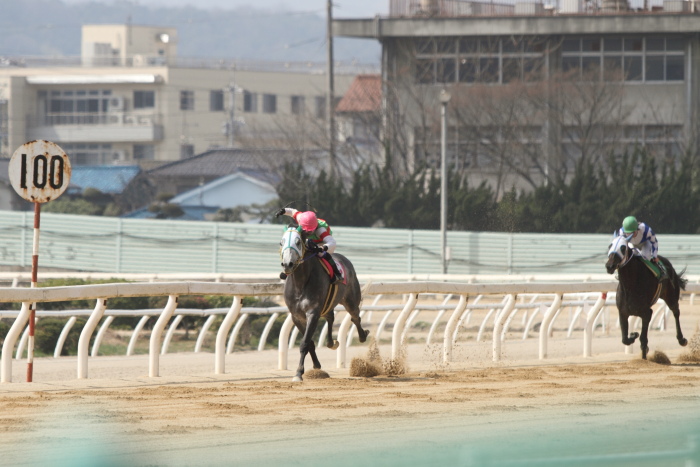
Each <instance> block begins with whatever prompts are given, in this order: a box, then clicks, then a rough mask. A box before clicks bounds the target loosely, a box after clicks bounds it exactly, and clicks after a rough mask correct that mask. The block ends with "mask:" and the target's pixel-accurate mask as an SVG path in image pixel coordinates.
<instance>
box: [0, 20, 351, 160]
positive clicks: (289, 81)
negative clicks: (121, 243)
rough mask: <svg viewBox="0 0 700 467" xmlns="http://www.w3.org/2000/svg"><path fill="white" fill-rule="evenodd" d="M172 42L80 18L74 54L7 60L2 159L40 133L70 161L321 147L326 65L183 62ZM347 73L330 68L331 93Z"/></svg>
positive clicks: (0, 75) (169, 32)
mask: <svg viewBox="0 0 700 467" xmlns="http://www.w3.org/2000/svg"><path fill="white" fill-rule="evenodd" d="M177 43H178V38H177V31H176V30H175V29H173V28H161V27H150V26H133V25H87V26H83V30H82V47H81V50H82V55H81V57H80V59H76V58H73V59H61V60H57V59H54V60H43V61H38V60H29V59H27V60H25V61H23V62H22V61H19V60H13V61H6V62H5V63H4V64H2V65H0V157H10V156H11V155H12V153H13V151H14V150H15V149H16V148H17V147H19V146H20V145H21V144H23V143H25V142H27V141H31V140H34V139H47V140H51V141H54V142H56V143H58V144H59V145H60V146H61V147H62V148H63V149H64V150H65V151H66V152H67V153H68V154H69V155H70V156H71V161H72V163H73V164H75V165H98V164H112V163H134V162H138V163H139V164H140V165H142V166H144V167H145V168H152V167H155V166H158V165H160V164H162V163H163V162H166V161H172V160H178V159H181V158H183V157H188V156H191V155H193V154H197V153H201V152H203V151H205V150H207V149H209V148H212V147H222V146H231V145H232V144H233V145H234V146H239V145H241V144H243V143H244V142H245V141H248V142H255V143H257V144H260V145H265V146H270V147H283V146H290V145H291V143H290V141H289V139H290V138H298V139H299V140H301V141H295V142H294V143H293V144H294V145H296V146H299V145H304V144H310V143H309V142H308V141H311V140H315V141H316V143H315V144H318V138H309V137H308V135H309V134H310V133H311V132H316V133H317V134H321V135H322V134H323V131H324V130H323V129H324V127H325V123H324V120H325V109H326V106H325V99H326V97H325V96H326V89H327V84H326V81H327V78H326V74H325V66H324V65H321V66H319V65H318V64H300V63H286V64H285V63H269V62H267V63H266V62H256V63H252V64H251V63H240V62H238V63H235V62H233V61H228V62H227V61H215V60H206V59H203V60H196V61H195V60H192V59H190V60H188V61H184V60H179V59H178V58H177ZM352 79H353V73H352V72H348V73H345V72H344V70H336V76H335V92H336V93H337V95H339V96H341V95H342V94H343V93H344V92H345V91H346V90H347V88H348V86H349V85H350V82H351V81H352ZM300 126H303V127H304V128H305V130H304V131H299V128H300ZM290 128H294V130H293V131H291V130H290ZM231 129H233V133H231Z"/></svg>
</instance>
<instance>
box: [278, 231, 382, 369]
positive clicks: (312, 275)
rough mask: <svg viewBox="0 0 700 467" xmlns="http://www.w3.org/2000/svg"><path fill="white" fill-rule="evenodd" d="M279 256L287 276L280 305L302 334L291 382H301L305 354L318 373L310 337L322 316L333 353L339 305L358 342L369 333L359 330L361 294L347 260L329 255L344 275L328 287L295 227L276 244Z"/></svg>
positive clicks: (312, 342) (335, 343) (316, 358)
mask: <svg viewBox="0 0 700 467" xmlns="http://www.w3.org/2000/svg"><path fill="white" fill-rule="evenodd" d="M280 247H281V249H280V256H281V257H282V269H283V270H284V273H285V274H286V275H287V283H286V284H285V286H284V302H285V303H286V304H287V308H289V312H290V313H291V314H292V321H293V322H294V325H295V326H296V327H297V329H298V330H299V332H300V333H301V334H302V339H301V344H300V345H299V352H300V353H301V358H300V360H299V367H298V368H297V373H296V375H295V376H294V379H293V381H301V380H302V375H303V374H304V360H305V359H306V354H307V353H308V354H311V360H313V362H314V368H315V369H320V368H321V362H319V361H318V357H317V356H316V345H315V344H314V341H313V337H314V332H316V327H317V325H318V320H319V318H321V317H322V316H323V317H324V318H325V319H326V322H327V323H328V334H327V338H326V346H327V347H328V348H329V349H334V350H335V349H337V348H338V341H334V340H333V335H332V331H333V320H334V318H335V313H334V311H333V310H334V308H335V306H336V305H337V304H341V305H343V306H344V307H345V309H346V310H347V311H348V313H350V317H351V319H352V322H353V323H354V324H355V327H356V328H357V333H358V335H359V337H360V342H365V341H366V340H367V335H368V334H369V331H365V330H364V329H362V323H361V320H360V301H361V299H362V292H361V290H360V283H359V282H358V280H357V275H356V274H355V268H354V267H353V265H352V263H351V262H350V261H348V259H347V258H346V257H345V256H343V255H340V254H338V253H333V258H336V259H338V260H339V261H340V262H341V266H342V269H343V270H344V271H345V273H344V278H345V280H344V281H343V282H339V283H337V284H335V285H333V286H332V287H331V284H330V277H329V276H328V273H327V272H326V271H325V269H324V267H323V265H322V264H321V261H320V259H319V258H317V256H316V252H315V251H311V252H308V254H307V252H306V238H305V237H304V235H303V234H302V233H301V232H300V231H299V230H297V228H296V226H290V227H289V228H288V229H287V231H286V232H285V233H284V236H283V237H282V241H281V242H280Z"/></svg>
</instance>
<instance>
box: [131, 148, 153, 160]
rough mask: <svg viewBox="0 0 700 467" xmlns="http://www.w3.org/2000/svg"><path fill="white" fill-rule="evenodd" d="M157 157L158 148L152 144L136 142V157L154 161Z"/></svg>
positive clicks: (136, 158)
mask: <svg viewBox="0 0 700 467" xmlns="http://www.w3.org/2000/svg"><path fill="white" fill-rule="evenodd" d="M155 158H156V148H155V146H153V145H152V144H134V159H135V160H138V161H152V160H154V159H155Z"/></svg>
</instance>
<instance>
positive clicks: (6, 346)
mask: <svg viewBox="0 0 700 467" xmlns="http://www.w3.org/2000/svg"><path fill="white" fill-rule="evenodd" d="M29 313H30V311H29V303H27V302H22V309H21V310H20V312H19V314H18V315H17V318H15V322H14V323H12V327H11V328H10V330H9V331H8V332H7V335H6V336H5V341H4V342H3V343H2V377H1V378H0V381H1V382H3V383H10V382H12V351H13V350H14V348H15V343H16V342H17V338H18V337H19V335H20V334H21V333H22V331H23V330H24V326H25V325H26V324H27V321H28V320H29Z"/></svg>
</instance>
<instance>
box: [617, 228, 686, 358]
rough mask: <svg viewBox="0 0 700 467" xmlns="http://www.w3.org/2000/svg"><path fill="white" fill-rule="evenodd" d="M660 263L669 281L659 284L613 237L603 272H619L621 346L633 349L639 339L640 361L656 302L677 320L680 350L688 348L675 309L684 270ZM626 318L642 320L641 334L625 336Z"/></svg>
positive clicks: (644, 355)
mask: <svg viewBox="0 0 700 467" xmlns="http://www.w3.org/2000/svg"><path fill="white" fill-rule="evenodd" d="M659 260H660V261H662V262H663V264H664V266H666V271H667V272H668V278H667V279H664V280H663V281H661V283H659V281H658V280H657V279H656V276H655V275H654V273H653V272H651V271H650V270H649V268H648V267H647V266H646V265H645V264H644V262H643V261H642V259H641V258H640V257H639V256H638V255H635V254H634V250H633V248H630V246H629V245H628V244H627V240H626V239H625V238H624V237H622V236H619V237H616V238H615V239H614V240H613V242H612V244H611V245H610V249H609V251H608V261H607V262H606V263H605V269H606V270H607V271H608V274H612V273H614V272H615V271H617V272H618V280H619V283H618V285H617V298H616V303H617V310H618V313H619V317H620V330H621V331H622V343H623V344H625V345H632V344H633V343H634V341H635V340H636V339H637V337H639V343H640V344H641V347H642V358H643V359H645V360H646V358H647V352H649V346H648V345H647V344H648V342H649V339H648V338H647V331H648V330H649V322H650V321H651V315H652V309H651V306H652V305H653V304H654V303H656V300H658V299H659V298H662V299H663V301H664V302H666V305H668V307H669V308H670V309H671V311H672V312H673V317H674V318H675V319H676V338H677V339H678V343H679V344H680V345H682V346H686V345H688V340H687V339H685V338H684V337H683V332H682V331H681V323H680V321H679V319H680V314H681V310H680V308H679V307H678V300H679V298H680V294H681V290H683V289H685V284H686V283H687V282H688V280H687V279H685V278H684V277H683V274H684V273H685V270H683V271H681V273H680V274H677V273H676V270H675V269H674V268H673V265H671V262H670V261H669V260H668V259H666V258H664V257H663V256H659ZM629 316H639V317H640V318H642V334H641V336H640V335H639V333H637V332H633V333H632V334H629V335H628V332H629V326H628V318H629Z"/></svg>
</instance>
